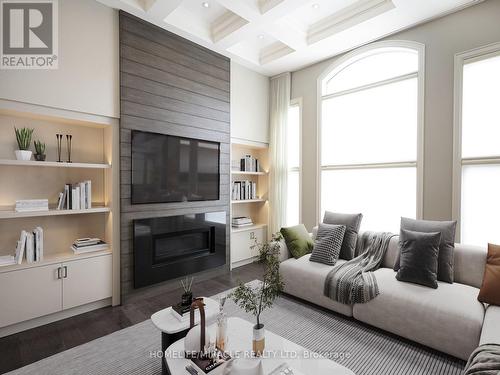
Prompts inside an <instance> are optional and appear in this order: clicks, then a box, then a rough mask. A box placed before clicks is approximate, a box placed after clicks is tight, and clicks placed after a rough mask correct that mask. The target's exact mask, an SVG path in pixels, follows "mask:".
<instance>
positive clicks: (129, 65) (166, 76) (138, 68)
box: [120, 56, 229, 103]
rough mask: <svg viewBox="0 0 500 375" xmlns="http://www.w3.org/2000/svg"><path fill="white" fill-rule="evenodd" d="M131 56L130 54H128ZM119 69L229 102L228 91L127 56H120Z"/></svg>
mask: <svg viewBox="0 0 500 375" xmlns="http://www.w3.org/2000/svg"><path fill="white" fill-rule="evenodd" d="M129 57H131V56H129ZM120 64H121V71H122V72H126V73H130V74H135V75H137V76H140V77H144V78H148V79H151V80H153V81H157V82H162V83H165V84H168V85H170V86H174V87H178V88H180V89H184V90H187V91H191V92H194V93H198V94H201V95H205V96H208V97H209V98H215V99H219V100H222V101H225V102H228V103H229V92H227V91H223V90H218V89H215V88H213V87H210V86H207V85H203V84H199V83H197V82H194V81H191V80H189V79H186V78H182V77H179V76H176V75H175V74H172V73H169V72H166V71H164V70H161V69H158V68H156V67H153V66H150V65H148V64H145V63H143V62H141V61H134V60H131V59H128V58H123V57H122V58H121V59H120Z"/></svg>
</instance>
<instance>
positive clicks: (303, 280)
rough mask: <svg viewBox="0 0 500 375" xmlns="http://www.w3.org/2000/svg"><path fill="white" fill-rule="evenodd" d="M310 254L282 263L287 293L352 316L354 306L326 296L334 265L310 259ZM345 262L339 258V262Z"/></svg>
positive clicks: (281, 271)
mask: <svg viewBox="0 0 500 375" xmlns="http://www.w3.org/2000/svg"><path fill="white" fill-rule="evenodd" d="M309 258H310V254H308V255H304V256H303V257H301V258H299V259H295V258H290V259H287V260H285V261H284V262H282V263H281V264H280V273H281V275H282V276H283V282H284V283H285V288H284V291H285V293H288V294H291V295H292V296H295V297H299V298H301V299H303V300H306V301H309V302H312V303H314V304H316V305H319V306H322V307H325V308H327V309H329V310H332V311H335V312H338V313H340V314H343V315H346V316H352V306H350V305H344V304H342V303H339V302H336V301H333V300H331V299H330V298H328V297H325V296H324V294H323V290H324V287H325V280H326V276H327V275H328V273H329V272H330V271H331V270H332V268H333V266H328V265H326V264H322V263H315V262H310V261H309ZM343 263H345V260H342V259H339V260H338V261H337V265H338V264H343Z"/></svg>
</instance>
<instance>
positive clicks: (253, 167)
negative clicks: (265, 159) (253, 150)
mask: <svg viewBox="0 0 500 375" xmlns="http://www.w3.org/2000/svg"><path fill="white" fill-rule="evenodd" d="M240 171H241V172H259V171H260V165H259V160H258V159H255V158H254V157H253V156H252V155H245V157H243V158H241V159H240Z"/></svg>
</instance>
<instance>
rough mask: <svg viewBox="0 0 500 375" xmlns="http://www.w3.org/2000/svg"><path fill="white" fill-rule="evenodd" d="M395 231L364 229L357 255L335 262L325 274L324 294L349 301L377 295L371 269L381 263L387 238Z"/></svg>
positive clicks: (357, 247) (348, 302)
mask: <svg viewBox="0 0 500 375" xmlns="http://www.w3.org/2000/svg"><path fill="white" fill-rule="evenodd" d="M393 236H395V234H392V233H388V232H376V233H375V232H364V233H363V234H362V235H361V236H360V237H359V238H358V241H357V243H356V254H360V255H359V256H358V257H356V258H354V259H352V260H349V261H347V262H346V263H343V264H339V265H336V266H335V267H334V268H333V269H332V270H331V271H330V272H329V273H328V276H327V277H326V281H325V289H324V294H325V296H327V297H329V298H331V299H333V300H334V301H337V302H340V303H343V304H346V305H352V304H354V303H366V302H368V301H371V300H372V299H374V298H375V297H376V296H378V295H379V289H378V285H377V279H376V278H375V274H374V273H373V271H375V270H376V269H378V268H379V267H380V264H381V263H382V260H383V258H384V255H385V252H386V251H387V247H388V246H389V241H390V240H391V238H392V237H393Z"/></svg>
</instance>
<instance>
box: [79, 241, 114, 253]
mask: <svg viewBox="0 0 500 375" xmlns="http://www.w3.org/2000/svg"><path fill="white" fill-rule="evenodd" d="M108 249H109V246H108V244H107V243H106V242H104V241H103V240H101V239H99V238H79V239H77V240H76V241H75V242H73V245H71V250H73V251H74V253H75V254H85V253H91V252H93V251H102V250H108Z"/></svg>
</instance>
